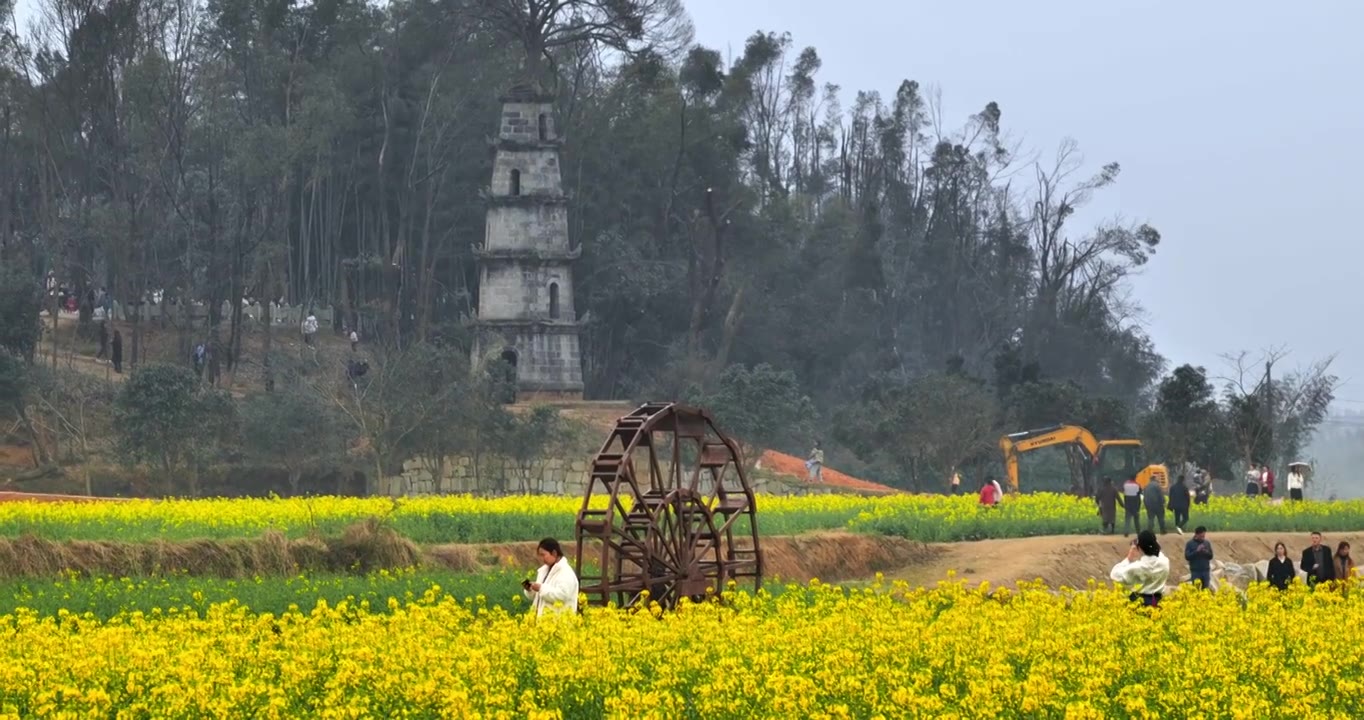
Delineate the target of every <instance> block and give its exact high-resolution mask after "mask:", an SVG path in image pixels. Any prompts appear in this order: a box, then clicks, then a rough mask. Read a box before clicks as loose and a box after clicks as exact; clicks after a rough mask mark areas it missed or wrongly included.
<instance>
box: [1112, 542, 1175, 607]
mask: <svg viewBox="0 0 1364 720" xmlns="http://www.w3.org/2000/svg"><path fill="white" fill-rule="evenodd" d="M1109 577H1111V578H1112V579H1113V582H1116V583H1119V584H1121V585H1124V586H1126V587H1130V588H1132V594H1131V595H1129V596H1128V599H1129V600H1131V601H1132V602H1140V603H1141V604H1142V605H1145V606H1147V607H1156V606H1157V605H1159V604H1160V597H1161V595H1162V594H1164V592H1165V582H1166V581H1167V580H1169V579H1170V559H1169V558H1167V557H1165V553H1162V552H1161V551H1160V543H1159V542H1157V541H1156V534H1155V533H1153V532H1151V531H1150V530H1142V531H1141V532H1140V533H1138V534H1137V539H1136V540H1133V541H1132V546H1131V547H1130V548H1128V549H1127V557H1126V558H1124V559H1123V560H1122V562H1119V563H1118V564H1117V565H1114V566H1113V570H1112V572H1110V573H1109Z"/></svg>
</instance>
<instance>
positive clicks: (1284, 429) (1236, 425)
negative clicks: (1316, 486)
mask: <svg viewBox="0 0 1364 720" xmlns="http://www.w3.org/2000/svg"><path fill="white" fill-rule="evenodd" d="M1287 354H1288V353H1287V352H1286V351H1284V350H1282V349H1270V350H1266V351H1263V352H1262V353H1261V354H1260V355H1259V356H1258V358H1257V359H1256V360H1254V361H1252V360H1251V359H1250V358H1251V356H1250V353H1248V352H1245V351H1242V352H1238V353H1234V354H1227V355H1224V356H1223V358H1224V359H1225V360H1226V362H1227V366H1228V373H1227V375H1226V376H1224V377H1223V378H1222V379H1223V381H1224V383H1225V386H1224V395H1225V398H1226V404H1227V413H1228V416H1229V421H1230V425H1231V428H1232V433H1233V435H1234V438H1235V443H1236V450H1237V453H1238V454H1239V455H1240V459H1241V460H1242V461H1244V463H1245V464H1246V465H1247V466H1253V465H1256V464H1261V463H1265V464H1274V463H1276V462H1281V461H1282V462H1288V461H1292V460H1296V459H1297V458H1296V455H1297V454H1298V453H1299V452H1300V451H1301V449H1302V448H1303V446H1305V445H1306V444H1307V442H1308V441H1309V440H1310V439H1311V437H1312V432H1313V431H1314V430H1316V428H1317V426H1318V425H1320V424H1321V422H1322V420H1324V419H1325V418H1326V413H1327V411H1328V410H1329V409H1330V406H1331V401H1332V400H1333V399H1334V398H1335V389H1336V387H1337V386H1338V385H1339V384H1340V379H1339V378H1338V377H1336V376H1335V375H1333V374H1332V373H1331V363H1332V362H1333V361H1334V360H1335V357H1334V356H1331V357H1327V358H1324V359H1321V360H1316V361H1313V362H1311V363H1309V364H1307V365H1306V366H1303V367H1300V368H1298V369H1297V370H1294V371H1292V372H1289V373H1287V374H1285V375H1283V376H1282V377H1280V378H1279V379H1275V378H1274V377H1273V375H1272V369H1273V366H1274V365H1275V364H1277V363H1278V362H1279V361H1280V360H1282V359H1283V358H1284V357H1286V356H1287ZM1261 367H1263V368H1264V374H1263V375H1261V374H1260V372H1259V369H1260V368H1261ZM1252 382H1254V384H1253V385H1252V384H1251V383H1252Z"/></svg>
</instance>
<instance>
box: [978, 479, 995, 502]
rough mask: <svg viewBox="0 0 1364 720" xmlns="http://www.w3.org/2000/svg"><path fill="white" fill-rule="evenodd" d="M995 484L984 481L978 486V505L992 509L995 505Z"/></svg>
mask: <svg viewBox="0 0 1364 720" xmlns="http://www.w3.org/2000/svg"><path fill="white" fill-rule="evenodd" d="M996 502H998V501H997V500H995V484H994V483H993V482H990V481H989V480H986V481H985V482H983V483H981V484H980V504H981V505H984V506H985V507H994V506H995V503H996Z"/></svg>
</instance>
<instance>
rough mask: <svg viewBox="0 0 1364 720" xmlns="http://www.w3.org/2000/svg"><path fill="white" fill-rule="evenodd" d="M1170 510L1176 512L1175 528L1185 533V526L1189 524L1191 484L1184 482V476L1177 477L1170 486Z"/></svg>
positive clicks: (1180, 532)
mask: <svg viewBox="0 0 1364 720" xmlns="http://www.w3.org/2000/svg"><path fill="white" fill-rule="evenodd" d="M1170 512H1172V513H1174V514H1175V530H1177V531H1179V534H1181V535H1183V534H1184V526H1185V525H1188V524H1189V486H1188V485H1186V484H1184V476H1183V475H1180V476H1179V477H1178V478H1176V479H1175V484H1174V485H1171V486H1170Z"/></svg>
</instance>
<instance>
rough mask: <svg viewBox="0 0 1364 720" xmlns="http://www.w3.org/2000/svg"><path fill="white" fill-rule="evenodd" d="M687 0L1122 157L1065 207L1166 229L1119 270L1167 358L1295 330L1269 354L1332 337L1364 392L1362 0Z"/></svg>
mask: <svg viewBox="0 0 1364 720" xmlns="http://www.w3.org/2000/svg"><path fill="white" fill-rule="evenodd" d="M686 4H687V7H688V8H689V9H690V11H691V14H692V18H693V20H694V21H695V23H696V29H697V40H698V41H699V42H700V43H702V44H704V45H707V46H710V47H714V48H717V49H719V50H721V51H722V53H724V54H726V55H730V54H732V55H735V56H737V55H738V54H740V53H741V52H742V50H743V44H744V40H745V39H746V38H747V37H748V36H749V35H751V34H752V33H753V32H754V31H755V30H759V29H761V30H764V31H775V32H790V33H791V35H792V39H793V43H794V45H795V49H796V50H795V52H798V51H799V49H800V48H803V47H805V46H810V45H812V46H814V47H815V48H816V49H817V50H818V51H819V55H820V58H821V59H823V61H824V67H823V70H822V71H821V74H820V80H821V81H822V82H833V83H837V84H838V85H841V86H842V87H843V88H844V90H845V92H848V93H852V92H855V91H856V90H877V91H880V93H881V95H882V97H884V98H893V97H894V93H895V89H896V87H897V86H898V85H899V83H900V81H901V80H902V79H911V80H917V81H918V82H919V83H920V84H921V85H924V86H936V87H938V88H939V89H941V91H942V97H943V101H944V105H945V107H946V118H945V119H946V120H947V121H949V122H950V123H951V124H953V125H959V124H960V123H961V122H963V121H964V120H965V119H966V117H967V116H968V115H969V114H971V113H973V112H977V111H978V110H980V109H981V108H982V107H984V106H985V104H986V103H987V102H990V101H992V100H993V101H996V102H998V103H999V105H1000V108H1001V109H1002V111H1003V125H1004V126H1005V127H1006V128H1007V129H1008V131H1009V132H1011V133H1012V134H1013V135H1014V137H1015V138H1016V139H1020V140H1022V141H1023V142H1024V144H1025V146H1026V147H1028V148H1031V149H1034V150H1037V151H1040V152H1042V153H1043V154H1044V156H1046V155H1049V154H1052V153H1053V152H1054V150H1055V148H1056V146H1057V145H1058V143H1059V142H1060V141H1061V140H1062V139H1063V138H1064V137H1067V136H1070V137H1073V138H1075V139H1076V140H1077V141H1078V142H1079V143H1080V148H1081V150H1082V151H1083V152H1084V154H1085V157H1086V159H1087V161H1088V162H1089V163H1090V166H1091V168H1092V169H1093V170H1097V169H1098V167H1099V166H1100V165H1102V164H1104V163H1106V162H1110V161H1117V162H1119V163H1121V164H1122V168H1123V172H1122V175H1121V177H1120V179H1119V181H1118V184H1117V185H1116V186H1115V187H1114V188H1111V189H1109V190H1106V191H1105V192H1104V193H1103V194H1101V195H1099V196H1097V197H1096V198H1095V201H1094V203H1093V205H1092V207H1091V209H1090V211H1089V212H1087V213H1086V214H1085V216H1083V217H1081V218H1080V219H1081V220H1085V221H1087V222H1088V223H1089V224H1090V225H1092V224H1093V223H1094V222H1095V221H1097V220H1101V219H1103V218H1105V217H1108V216H1111V215H1113V214H1115V213H1119V212H1120V213H1122V214H1123V215H1125V216H1127V217H1129V218H1131V219H1134V220H1139V221H1144V222H1150V223H1151V224H1152V225H1154V226H1155V227H1156V228H1158V229H1159V230H1160V232H1161V234H1162V240H1161V245H1160V248H1159V250H1158V252H1157V255H1156V256H1155V258H1154V259H1153V260H1152V262H1151V263H1150V264H1149V265H1148V267H1147V268H1146V269H1145V271H1144V272H1143V275H1142V276H1141V277H1140V278H1138V279H1137V280H1136V282H1135V284H1134V285H1135V291H1136V292H1135V297H1136V298H1137V299H1139V300H1140V302H1141V303H1142V305H1144V306H1145V308H1146V312H1147V323H1148V327H1149V331H1150V333H1151V335H1152V337H1153V338H1154V339H1155V341H1156V345H1157V348H1158V349H1159V350H1160V352H1161V353H1162V354H1164V355H1165V357H1166V358H1167V359H1168V360H1169V362H1170V364H1171V367H1173V366H1175V365H1179V364H1183V363H1186V362H1191V363H1194V364H1202V365H1205V366H1207V367H1208V369H1209V371H1210V374H1214V375H1215V374H1220V373H1221V372H1223V371H1224V363H1222V362H1221V361H1220V360H1219V357H1218V356H1219V355H1220V354H1222V353H1226V352H1230V351H1235V350H1242V349H1245V350H1256V349H1259V348H1262V347H1266V346H1270V345H1278V344H1284V343H1291V344H1292V346H1293V353H1292V355H1291V356H1290V357H1289V358H1288V359H1287V360H1286V361H1285V363H1286V364H1287V366H1288V367H1285V368H1284V369H1291V368H1292V367H1293V366H1294V365H1297V364H1300V363H1305V362H1307V361H1309V360H1312V359H1315V358H1317V357H1320V356H1323V355H1328V354H1331V353H1338V354H1339V355H1338V359H1337V360H1336V363H1337V372H1338V374H1340V375H1341V376H1342V377H1345V378H1346V379H1347V382H1348V384H1347V385H1346V386H1345V387H1344V388H1342V389H1341V391H1340V393H1338V394H1339V395H1340V396H1341V397H1342V398H1344V399H1347V400H1357V401H1364V328H1361V327H1360V318H1361V317H1364V287H1362V286H1364V282H1361V280H1364V243H1362V242H1361V240H1364V231H1361V227H1364V218H1361V213H1360V210H1361V209H1364V180H1361V179H1360V178H1361V174H1360V173H1361V168H1364V138H1362V137H1361V136H1364V97H1361V92H1362V91H1364V1H1361V0H1304V1H1303V2H1296V3H1289V2H1282V1H1279V2H1269V1H1267V0H1240V1H1238V2H1231V1H1229V0H1219V1H1206V2H1183V3H1175V2H1154V1H1151V0H1148V1H1144V2H1143V1H1137V0H1130V1H1126V2H1118V1H1111V0H1110V1H1107V2H1097V1H1095V0H1038V1H1036V2H1017V0H992V1H984V0H970V1H968V0H956V1H948V0H934V1H932V2H923V1H920V0H836V1H835V0H686ZM792 60H794V57H793V58H792ZM1083 229H1084V227H1083V226H1081V225H1075V226H1072V227H1071V231H1072V232H1077V231H1080V230H1083ZM1341 408H1342V409H1364V403H1357V402H1356V403H1341Z"/></svg>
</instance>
